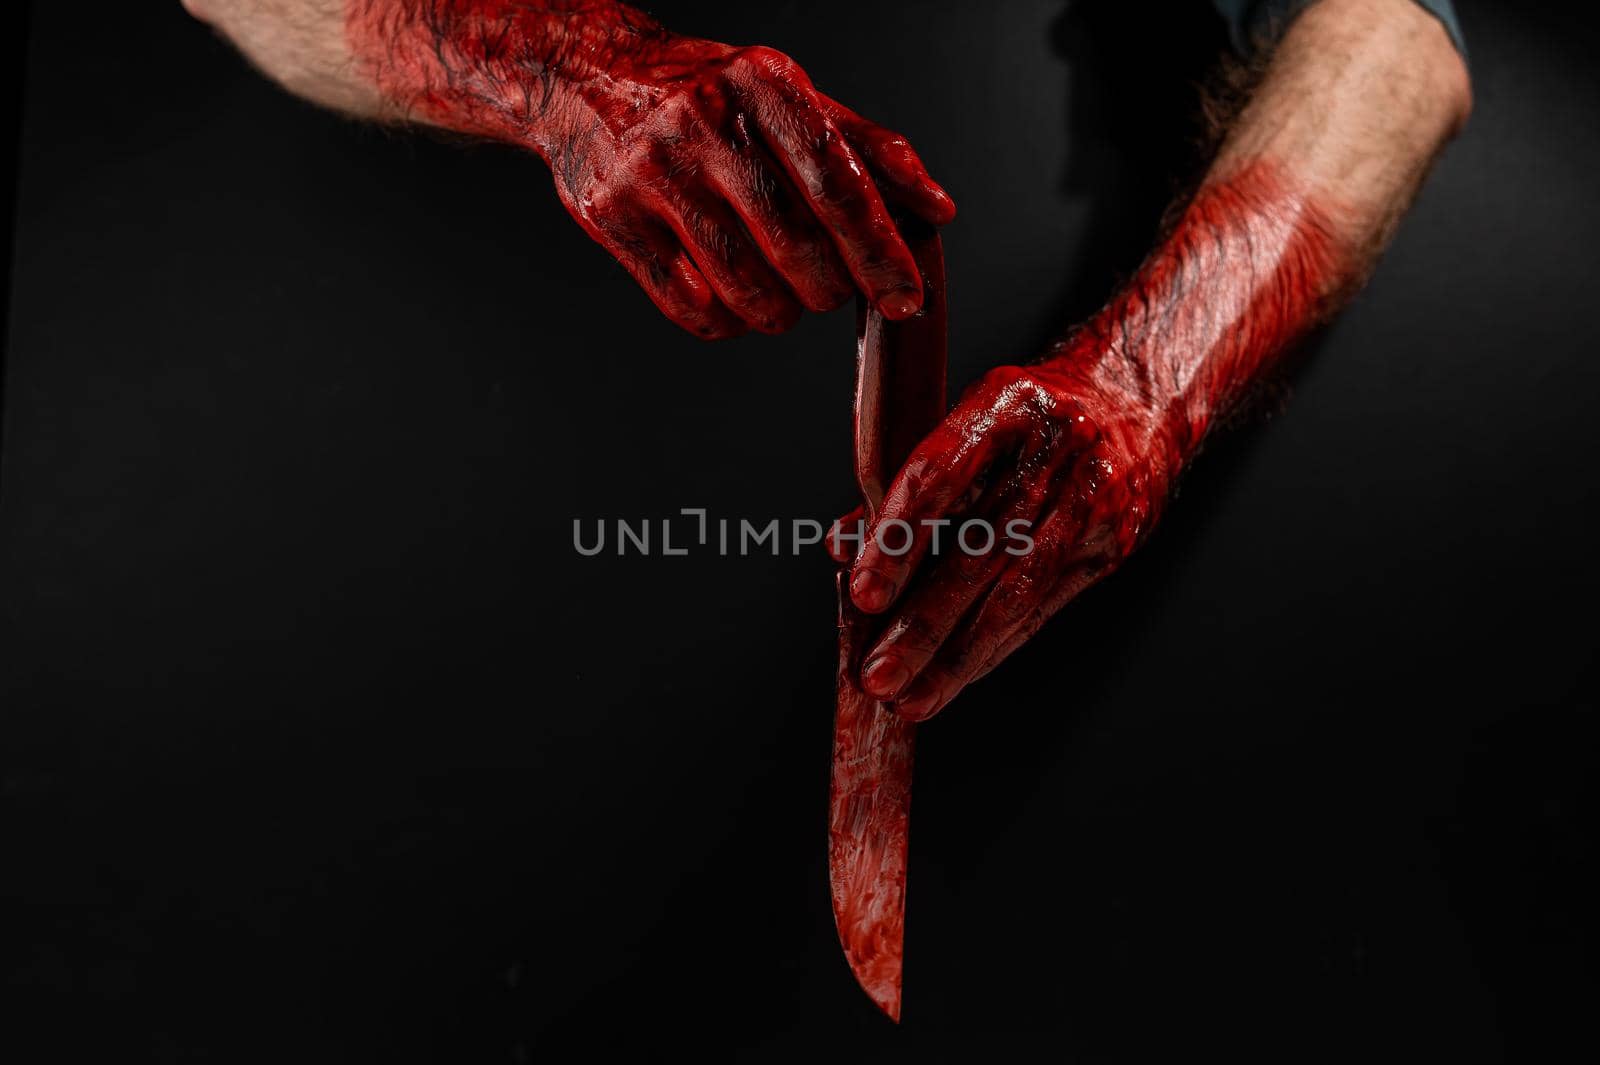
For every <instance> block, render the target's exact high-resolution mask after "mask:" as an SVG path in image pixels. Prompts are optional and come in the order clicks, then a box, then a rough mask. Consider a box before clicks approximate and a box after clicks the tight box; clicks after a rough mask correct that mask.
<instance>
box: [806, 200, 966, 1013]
mask: <svg viewBox="0 0 1600 1065" xmlns="http://www.w3.org/2000/svg"><path fill="white" fill-rule="evenodd" d="M900 228H901V235H902V236H903V237H904V238H905V240H906V243H907V245H908V246H909V247H910V249H911V251H912V254H913V256H915V258H916V261H917V268H918V270H919V271H920V272H921V274H922V282H923V305H922V310H921V311H919V312H918V313H917V314H916V315H915V316H913V317H911V318H908V319H905V320H904V321H899V322H892V321H889V320H888V319H886V318H885V317H884V316H883V315H882V314H881V313H879V312H878V311H877V310H876V309H875V308H873V307H871V306H869V305H868V304H867V303H866V302H865V300H858V302H857V308H856V395H855V462H856V483H857V484H858V486H859V487H860V489H861V496H862V501H863V503H864V504H865V506H866V514H867V519H868V522H869V523H870V521H871V519H872V518H873V517H875V516H876V514H877V511H878V508H879V507H880V506H881V505H882V503H883V495H884V492H885V491H887V489H888V487H889V484H890V482H891V481H892V480H893V478H894V474H895V472H896V471H897V470H898V469H899V468H900V466H901V464H902V463H904V461H905V460H906V458H907V456H909V455H910V454H911V450H912V448H914V447H915V446H916V444H917V443H918V441H920V440H921V439H922V438H923V437H924V436H926V435H927V434H928V432H929V431H931V430H932V429H933V428H934V426H936V425H937V424H938V423H939V420H940V419H941V418H942V417H943V416H944V411H945V358H946V352H945V326H946V317H945V276H944V251H943V248H942V247H941V245H940V241H939V235H938V232H937V231H936V230H935V229H933V228H932V227H931V226H927V225H925V224H922V223H918V222H903V223H902V225H901V227H900ZM849 580H850V572H849V568H848V567H846V568H845V569H843V570H841V571H840V572H839V574H838V575H837V577H836V579H835V584H836V590H837V593H838V597H839V673H838V681H837V689H838V698H837V704H836V707H835V711H834V736H833V772H832V780H831V787H830V791H829V812H828V874H829V881H830V888H831V892H832V896H833V918H834V924H835V925H836V926H837V928H838V931H839V942H840V944H841V946H843V948H844V953H845V957H846V958H847V959H848V960H849V962H850V968H851V970H852V971H853V972H854V973H855V976H856V979H857V981H858V982H860V984H861V987H862V989H863V990H864V991H866V993H867V995H868V997H870V998H871V999H872V1001H873V1002H875V1003H876V1004H877V1005H878V1007H879V1008H880V1009H882V1010H883V1012H884V1013H886V1014H888V1015H889V1018H890V1019H891V1020H894V1021H896V1022H898V1021H899V1020H900V998H901V974H902V971H903V946H904V941H905V900H906V857H907V841H908V832H909V828H910V814H911V762H912V748H913V743H912V739H913V736H914V732H915V726H914V725H911V724H909V723H908V722H906V721H904V720H903V719H902V718H901V717H900V716H899V715H898V714H896V713H895V712H894V710H892V709H891V708H890V707H888V706H885V705H884V704H883V703H880V702H878V701H877V700H876V699H874V698H873V697H872V696H870V695H868V694H867V693H866V692H864V691H862V690H861V686H860V675H861V673H860V667H861V661H860V657H861V654H862V653H863V652H864V651H865V650H866V649H867V648H868V647H869V646H871V639H872V637H873V636H874V635H875V632H876V629H877V628H878V627H879V625H880V624H881V623H880V622H879V621H878V619H875V618H873V617H872V616H871V615H867V614H863V613H862V612H861V611H859V610H857V609H856V608H855V606H854V604H852V603H851V601H850V587H849Z"/></svg>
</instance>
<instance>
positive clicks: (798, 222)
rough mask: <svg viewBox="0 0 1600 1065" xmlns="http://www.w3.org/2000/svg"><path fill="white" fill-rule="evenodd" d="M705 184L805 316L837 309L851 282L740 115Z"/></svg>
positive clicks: (846, 297)
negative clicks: (723, 159) (720, 198)
mask: <svg viewBox="0 0 1600 1065" xmlns="http://www.w3.org/2000/svg"><path fill="white" fill-rule="evenodd" d="M728 155H729V158H728V159H727V161H726V162H725V164H724V165H723V166H720V167H713V168H708V170H707V171H706V179H707V181H708V182H709V183H710V184H711V185H712V186H713V187H714V188H715V189H716V190H717V191H718V192H719V193H720V194H721V195H722V196H724V197H725V198H726V199H727V201H728V203H729V204H730V205H732V207H733V210H734V212H735V213H736V214H737V215H738V216H739V219H740V221H742V222H743V223H744V226H745V228H746V229H747V230H748V231H749V233H750V236H751V238H752V239H753V240H754V241H755V243H756V246H757V247H758V248H760V249H761V254H762V255H763V256H765V257H766V260H767V262H769V263H771V264H772V267H773V269H775V270H776V271H777V272H778V274H779V276H780V277H782V278H783V280H784V281H785V282H786V283H787V284H788V286H789V288H790V289H791V290H793V292H794V294H795V296H796V297H798V298H799V300H800V302H801V303H802V304H804V305H805V307H806V309H807V310H812V311H831V310H833V309H834V308H836V307H840V306H843V305H844V303H845V302H846V301H848V300H849V299H850V295H851V293H853V292H854V291H855V282H854V281H853V280H852V279H851V277H850V272H849V270H848V269H846V268H845V265H844V260H842V259H840V258H839V252H838V250H837V249H836V248H835V247H834V246H833V241H831V240H830V239H828V235H827V234H826V233H824V232H823V231H822V228H821V226H819V225H818V224H817V219H816V216H815V215H813V214H812V213H811V211H810V210H809V209H808V208H807V207H806V205H805V202H804V200H803V199H802V197H801V195H800V193H799V192H798V191H796V190H795V188H794V185H793V184H792V183H791V182H790V180H789V177H788V175H787V174H786V173H785V172H784V169H783V167H782V166H781V165H780V164H779V163H778V161H777V160H776V159H774V158H772V156H771V154H770V153H769V152H768V151H767V150H766V149H765V148H763V147H762V146H761V145H760V144H758V143H755V142H753V141H752V140H751V139H750V134H749V130H748V123H747V122H746V119H745V116H744V115H742V114H741V115H739V116H738V117H737V118H736V119H735V120H734V147H733V149H732V150H731V151H730V152H729V153H728Z"/></svg>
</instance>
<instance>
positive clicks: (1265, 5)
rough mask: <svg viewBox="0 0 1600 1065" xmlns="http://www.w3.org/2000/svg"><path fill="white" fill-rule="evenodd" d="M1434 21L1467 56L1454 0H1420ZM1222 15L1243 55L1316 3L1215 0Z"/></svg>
mask: <svg viewBox="0 0 1600 1065" xmlns="http://www.w3.org/2000/svg"><path fill="white" fill-rule="evenodd" d="M1416 2H1417V3H1418V4H1420V5H1422V7H1423V8H1424V9H1425V10H1427V12H1428V13H1429V14H1431V15H1432V16H1433V17H1434V18H1436V19H1438V20H1439V21H1440V22H1442V23H1443V24H1444V28H1445V30H1446V32H1448V33H1449V34H1450V40H1451V41H1453V42H1454V43H1455V46H1456V51H1458V52H1460V53H1461V58H1463V59H1465V58H1466V57H1467V42H1466V38H1464V37H1462V36H1461V22H1460V20H1458V19H1457V18H1456V9H1455V6H1454V5H1453V4H1451V2H1450V0H1416ZM1212 3H1213V4H1214V5H1215V6H1216V9H1217V11H1218V13H1219V14H1221V15H1222V17H1223V19H1224V20H1225V21H1226V22H1227V23H1228V33H1229V35H1230V36H1232V38H1233V46H1234V47H1235V48H1236V49H1238V50H1239V51H1240V52H1246V51H1248V50H1249V45H1250V41H1251V39H1252V38H1253V37H1254V36H1255V35H1256V34H1257V33H1259V32H1261V31H1263V30H1265V29H1267V28H1268V27H1270V26H1272V25H1273V24H1274V23H1278V24H1282V23H1285V22H1287V21H1289V20H1290V19H1291V18H1293V17H1294V16H1295V15H1298V14H1299V13H1300V10H1301V9H1302V8H1304V7H1308V6H1310V4H1311V3H1312V0H1212Z"/></svg>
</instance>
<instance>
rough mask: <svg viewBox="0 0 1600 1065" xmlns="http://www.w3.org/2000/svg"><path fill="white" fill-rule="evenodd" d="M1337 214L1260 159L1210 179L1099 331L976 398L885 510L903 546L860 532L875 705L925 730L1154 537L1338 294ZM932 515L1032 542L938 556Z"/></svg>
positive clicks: (1079, 333)
mask: <svg viewBox="0 0 1600 1065" xmlns="http://www.w3.org/2000/svg"><path fill="white" fill-rule="evenodd" d="M1339 213H1340V212H1339V208H1338V207H1337V205H1334V204H1330V203H1327V202H1325V201H1322V200H1319V199H1318V198H1317V197H1315V196H1313V195H1312V194H1310V193H1309V192H1308V191H1307V190H1305V189H1303V188H1301V187H1299V186H1298V185H1296V184H1295V183H1294V182H1293V181H1292V180H1290V179H1289V177H1288V176H1287V174H1286V172H1285V171H1284V170H1283V168H1281V167H1280V166H1277V165H1275V164H1273V163H1271V162H1269V161H1264V160H1263V161H1256V162H1253V163H1251V164H1249V165H1247V166H1243V167H1241V168H1239V169H1236V170H1235V171H1234V172H1232V173H1231V174H1229V175H1227V176H1225V177H1223V178H1221V179H1219V180H1212V181H1211V182H1209V183H1208V184H1206V185H1205V186H1203V187H1202V188H1201V190H1200V192H1199V193H1198V194H1197V195H1196V196H1195V198H1194V199H1193V201H1192V202H1191V203H1190V204H1189V205H1188V207H1187V208H1186V209H1185V210H1184V211H1183V213H1182V215H1181V216H1180V218H1179V220H1178V222H1177V224H1176V225H1175V226H1174V228H1173V229H1172V231H1171V233H1170V234H1169V235H1168V236H1167V237H1166V239H1165V240H1163V241H1162V242H1161V243H1160V244H1159V246H1158V247H1157V249H1156V250H1155V251H1154V252H1153V253H1152V254H1151V255H1150V257H1149V258H1148V259H1146V261H1145V262H1144V264H1143V265H1142V266H1141V267H1140V269H1139V270H1138V272H1137V273H1136V275H1135V276H1134V277H1133V279H1132V280H1131V281H1130V282H1129V283H1128V284H1127V285H1126V286H1124V287H1123V288H1122V289H1121V290H1120V291H1119V292H1118V293H1117V294H1116V295H1115V296H1114V297H1113V299H1112V300H1111V301H1110V302H1109V303H1108V304H1107V305H1106V306H1105V308H1104V309H1103V310H1102V311H1100V312H1099V313H1098V314H1097V315H1095V316H1094V318H1093V319H1091V320H1090V321H1089V322H1088V323H1086V324H1085V325H1083V326H1082V327H1080V328H1078V329H1075V330H1073V331H1072V332H1070V333H1068V334H1067V335H1066V336H1065V337H1063V338H1062V339H1061V340H1060V341H1058V342H1057V343H1055V344H1053V345H1052V346H1051V347H1050V349H1049V350H1048V352H1047V353H1046V355H1045V356H1044V357H1043V358H1042V359H1041V360H1039V361H1038V362H1036V363H1033V364H1032V365H1029V366H1025V367H1020V366H1006V367H1000V368H998V369H996V370H993V371H990V373H989V374H987V375H986V376H985V377H984V378H983V379H982V380H981V381H980V382H979V383H978V384H977V385H976V386H974V387H973V388H972V389H971V390H969V392H968V393H967V394H966V395H965V396H964V397H963V398H962V400H961V401H960V402H959V403H958V404H957V405H956V407H955V409H954V410H953V411H951V413H950V414H949V416H948V417H947V418H946V419H945V420H944V421H943V422H942V423H941V424H940V426H939V428H938V429H936V430H935V431H934V432H933V433H932V434H931V435H930V436H929V437H928V438H927V439H925V440H924V441H923V442H922V443H921V444H920V445H918V447H917V449H916V450H915V452H913V454H912V456H911V458H910V459H909V460H908V462H907V463H906V466H905V468H904V469H903V470H902V471H901V472H900V474H899V475H898V476H897V477H896V479H895V481H894V483H893V485H892V486H891V488H890V490H889V492H888V494H887V496H886V497H885V500H884V505H883V507H882V509H881V511H880V512H879V514H878V515H877V522H878V523H882V522H886V521H889V520H890V519H894V518H899V519H901V520H905V521H909V522H911V523H912V524H913V525H915V526H918V527H919V536H918V539H917V541H916V543H915V544H914V546H913V549H912V550H911V551H910V552H909V553H907V554H906V555H904V556H901V557H894V556H892V555H891V554H890V553H888V552H885V551H883V550H882V549H881V548H880V547H879V546H878V545H877V544H876V543H875V542H874V541H875V529H874V530H869V543H868V544H867V546H866V548H865V550H864V551H863V553H862V555H861V557H860V558H859V559H858V560H857V562H856V564H855V567H854V572H853V574H852V580H851V593H852V598H853V600H854V602H855V603H856V605H857V606H858V607H860V608H861V609H863V610H867V611H870V612H874V613H880V612H885V611H888V610H889V609H890V608H891V607H896V609H895V611H894V613H893V614H891V615H890V616H889V618H888V619H886V624H885V626H884V628H883V630H882V635H881V636H880V637H879V639H878V641H877V643H876V644H875V646H874V647H873V648H872V649H871V650H870V651H869V652H868V653H867V654H866V655H865V656H864V667H863V678H862V683H863V686H864V687H865V689H866V690H867V691H868V692H870V693H871V694H873V695H875V696H878V697H879V698H883V699H887V700H892V701H893V702H894V703H895V704H896V706H897V708H898V709H899V711H900V712H901V713H902V714H904V715H905V716H906V717H908V718H909V719H911V720H925V719H926V718H928V717H929V716H931V715H932V714H934V713H936V712H937V711H938V710H939V709H940V708H942V707H943V706H944V705H945V704H947V703H948V702H949V701H950V699H951V698H953V697H954V696H955V694H956V693H957V692H958V691H960V690H961V688H962V687H964V686H965V685H966V684H968V683H970V682H971V681H973V680H975V679H977V678H978V677H981V676H983V675H984V674H985V673H987V672H988V671H989V670H991V669H993V668H994V667H995V666H996V665H997V664H998V663H999V662H1000V661H1001V660H1003V659H1004V658H1005V657H1006V656H1008V655H1009V654H1011V653H1012V652H1013V651H1014V650H1015V649H1016V648H1017V647H1018V646H1020V645H1021V644H1022V643H1023V642H1025V641H1026V640H1027V639H1028V638H1029V637H1030V636H1032V635H1033V633H1034V632H1036V631H1037V630H1038V628H1039V627H1040V626H1041V625H1042V624H1043V623H1044V621H1045V620H1046V619H1048V618H1049V617H1050V616H1051V615H1052V614H1054V613H1055V612H1056V611H1057V610H1059V609H1060V608H1061V607H1062V606H1063V605H1065V604H1066V603H1067V602H1069V601H1070V600H1071V599H1073V598H1074V597H1075V596H1077V595H1078V594H1079V593H1080V592H1082V591H1083V590H1084V589H1085V588H1087V587H1088V586H1089V585H1091V584H1093V583H1095V582H1096V581H1098V580H1100V579H1102V578H1103V577H1104V576H1106V575H1107V574H1108V573H1110V572H1112V571H1113V570H1115V569H1116V568H1117V567H1118V566H1119V565H1120V564H1121V563H1122V562H1123V560H1124V559H1126V558H1127V557H1128V556H1129V555H1130V554H1131V553H1132V552H1133V551H1134V550H1135V549H1136V548H1137V547H1138V546H1139V545H1140V544H1142V543H1143V542H1144V541H1145V540H1146V539H1147V537H1148V536H1149V534H1150V531H1151V529H1152V528H1153V527H1154V525H1155V523H1156V521H1157V519H1158V518H1159V517H1160V515H1161V513H1162V510H1163V509H1164V507H1165V506H1166V504H1167V502H1168V500H1169V498H1170V496H1171V494H1172V490H1173V487H1174V485H1175V483H1176V481H1177V479H1178V477H1179V474H1180V473H1181V472H1182V470H1183V469H1184V468H1185V467H1186V466H1187V465H1188V464H1189V463H1190V462H1191V461H1192V460H1193V459H1194V457H1195V455H1196V454H1197V453H1198V452H1199V450H1200V448H1201V446H1202V444H1203V443H1204V441H1205V439H1206V437H1207V435H1208V434H1209V433H1210V431H1211V430H1212V429H1213V428H1214V426H1215V425H1216V424H1217V423H1218V422H1219V421H1221V420H1222V419H1224V418H1225V416H1226V415H1228V414H1229V413H1230V412H1232V411H1234V410H1236V409H1238V408H1239V407H1240V405H1241V404H1243V403H1244V401H1245V400H1246V399H1247V397H1248V396H1249V395H1250V394H1251V393H1252V391H1253V390H1254V389H1256V387H1257V386H1258V385H1259V384H1260V383H1261V382H1262V380H1263V379H1264V378H1265V377H1266V376H1267V375H1268V373H1269V372H1270V370H1271V369H1272V367H1273V366H1274V365H1276V363H1277V361H1278V360H1279V358H1280V357H1281V356H1282V354H1283V353H1284V352H1285V351H1286V350H1287V349H1288V348H1289V347H1290V346H1291V345H1292V344H1293V342H1294V341H1295V340H1296V339H1297V338H1299V337H1300V336H1301V335H1302V334H1304V333H1305V332H1306V331H1307V330H1308V329H1310V328H1311V327H1312V326H1313V325H1315V324H1316V323H1317V322H1318V321H1319V319H1320V318H1321V317H1322V315H1323V313H1324V311H1325V310H1326V309H1327V308H1329V307H1330V306H1331V305H1332V302H1333V300H1334V299H1335V298H1336V297H1337V295H1338V294H1339V293H1340V292H1341V291H1342V290H1343V289H1344V287H1345V286H1346V285H1347V283H1348V282H1349V280H1350V278H1351V276H1352V274H1353V257H1352V256H1351V255H1349V254H1348V253H1347V250H1346V248H1345V245H1344V243H1343V242H1342V241H1341V240H1340V239H1339V238H1338V235H1337V231H1336V229H1335V223H1336V221H1337V219H1338V217H1339ZM939 517H956V518H959V519H963V520H964V519H968V518H972V517H982V518H985V519H987V520H988V521H990V522H991V524H992V525H994V527H995V528H996V529H1001V528H1004V527H1005V525H1006V523H1007V522H1008V521H1012V520H1026V521H1029V522H1031V523H1032V528H1033V532H1032V536H1033V539H1034V546H1033V549H1032V550H1031V552H1029V553H1027V554H1026V555H1024V556H1021V557H1013V556H1010V555H1007V554H1005V553H1004V552H1002V551H999V550H994V551H991V552H989V553H987V554H985V555H981V556H977V557H971V556H967V555H965V554H950V555H948V556H947V557H944V558H940V559H933V558H931V557H930V556H929V555H928V541H929V537H928V535H927V533H926V531H924V528H923V527H922V526H921V524H920V523H921V522H922V521H924V520H927V519H933V518H939ZM913 573H915V574H916V577H915V579H914V580H913V579H912V575H913Z"/></svg>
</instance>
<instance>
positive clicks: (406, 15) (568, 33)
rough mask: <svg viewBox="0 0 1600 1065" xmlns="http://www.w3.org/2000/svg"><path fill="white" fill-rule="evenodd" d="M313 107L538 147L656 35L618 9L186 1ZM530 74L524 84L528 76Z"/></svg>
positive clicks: (438, 1) (418, 0)
mask: <svg viewBox="0 0 1600 1065" xmlns="http://www.w3.org/2000/svg"><path fill="white" fill-rule="evenodd" d="M184 6H185V7H187V8H188V9H189V11H190V12H191V13H192V14H194V15H195V16H196V17H197V18H200V19H202V20H203V21H205V22H208V23H210V24H211V25H212V26H214V27H215V28H216V29H217V30H218V31H219V32H221V33H222V34H223V35H225V36H226V37H228V39H229V40H231V41H233V42H234V44H235V45H237V46H238V47H239V49H240V50H241V51H243V52H244V53H245V55H246V56H248V57H249V58H250V59H251V61H252V62H254V63H255V64H256V66H258V67H259V68H260V69H261V70H262V71H263V72H264V73H266V74H267V75H268V76H269V77H271V78H272V79H273V80H275V81H277V82H278V83H279V84H281V85H283V86H284V87H285V88H287V89H288V90H290V91H291V92H293V93H295V94H296V95H299V96H303V97H305V98H307V99H309V100H311V101H313V102H314V103H318V104H322V105H324V106H328V107H334V108H337V109H339V110H342V111H345V112H347V113H350V114H354V115H356V116H358V117H362V118H379V119H391V120H405V121H412V122H419V123H424V124H433V125H438V126H442V127H446V128H449V129H455V130H459V131H463V132H470V133H475V134H480V135H485V136H494V137H499V138H502V139H510V140H517V141H520V142H523V143H527V144H528V145H529V146H530V147H535V148H540V147H543V146H544V145H543V142H545V141H547V140H548V139H549V138H548V137H545V136H541V135H540V130H539V126H540V125H541V124H542V120H544V119H547V118H548V117H550V116H551V114H552V113H553V112H556V111H557V110H558V108H557V105H558V104H563V103H566V102H567V101H569V100H570V99H571V98H572V96H573V94H574V92H576V91H577V90H578V89H579V88H581V86H582V85H584V84H585V83H588V82H591V81H593V80H595V79H597V78H602V77H605V76H606V72H608V71H610V70H614V69H615V67H616V65H617V62H618V60H620V59H622V58H624V57H626V58H629V59H642V60H644V61H648V59H649V57H650V52H651V50H652V44H653V43H654V42H657V41H659V40H661V39H662V37H663V35H664V31H663V30H662V29H661V27H660V25H659V24H657V23H656V22H655V21H654V20H652V19H651V18H649V17H648V16H647V15H645V14H643V13H642V12H639V11H637V10H635V9H633V8H630V7H628V6H627V5H625V4H620V3H617V2H615V0H184ZM530 71H531V72H532V75H533V76H532V77H530V76H529V72H530Z"/></svg>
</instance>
